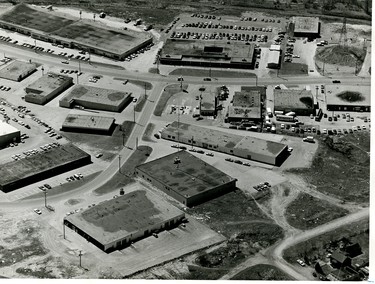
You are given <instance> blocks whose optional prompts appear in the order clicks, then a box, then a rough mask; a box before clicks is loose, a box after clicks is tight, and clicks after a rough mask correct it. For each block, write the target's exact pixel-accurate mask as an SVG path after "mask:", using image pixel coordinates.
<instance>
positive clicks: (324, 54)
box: [315, 45, 366, 68]
mask: <svg viewBox="0 0 375 284" xmlns="http://www.w3.org/2000/svg"><path fill="white" fill-rule="evenodd" d="M365 56H366V50H364V49H360V48H356V47H352V46H350V47H349V46H347V47H344V46H341V45H333V46H326V47H322V48H320V49H317V50H316V54H315V59H316V60H319V61H322V62H325V63H329V64H337V65H342V66H350V67H354V66H359V68H360V66H362V63H363V61H364V59H365Z"/></svg>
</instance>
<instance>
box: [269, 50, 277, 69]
mask: <svg viewBox="0 0 375 284" xmlns="http://www.w3.org/2000/svg"><path fill="white" fill-rule="evenodd" d="M279 67H280V51H278V50H270V51H269V52H268V60H267V68H271V69H278V68H279Z"/></svg>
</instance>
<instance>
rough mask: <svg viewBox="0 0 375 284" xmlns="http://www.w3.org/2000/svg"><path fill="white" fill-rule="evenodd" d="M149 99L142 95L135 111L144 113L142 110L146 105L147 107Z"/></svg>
mask: <svg viewBox="0 0 375 284" xmlns="http://www.w3.org/2000/svg"><path fill="white" fill-rule="evenodd" d="M147 98H148V96H147V95H141V96H140V97H139V99H138V101H137V104H136V105H135V107H134V110H135V111H136V112H141V111H142V109H143V107H144V105H145V103H146V101H147Z"/></svg>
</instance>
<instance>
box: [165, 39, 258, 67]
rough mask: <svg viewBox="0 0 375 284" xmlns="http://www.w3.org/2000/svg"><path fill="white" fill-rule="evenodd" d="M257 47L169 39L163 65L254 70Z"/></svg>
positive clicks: (252, 45) (166, 43)
mask: <svg viewBox="0 0 375 284" xmlns="http://www.w3.org/2000/svg"><path fill="white" fill-rule="evenodd" d="M254 50H255V45H254V44H252V43H251V44H244V43H236V44H231V45H228V44H227V43H226V41H225V42H224V41H223V42H215V43H214V44H207V43H205V42H201V41H197V40H183V39H181V40H180V39H179V40H176V39H167V40H166V42H165V44H164V46H163V50H162V53H161V56H160V63H161V64H169V65H188V66H202V67H203V66H205V67H223V68H241V69H254V64H255V59H256V58H255V56H254Z"/></svg>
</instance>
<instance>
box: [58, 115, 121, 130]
mask: <svg viewBox="0 0 375 284" xmlns="http://www.w3.org/2000/svg"><path fill="white" fill-rule="evenodd" d="M115 126H116V125H115V119H114V118H113V117H105V116H97V115H82V114H69V115H68V116H67V117H66V118H65V121H64V123H63V125H62V127H61V130H62V131H72V132H79V133H81V132H86V133H97V134H107V135H110V134H111V133H112V131H113V130H114V128H115Z"/></svg>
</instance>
